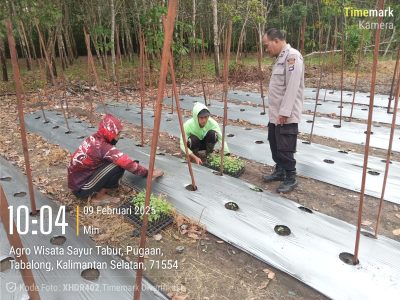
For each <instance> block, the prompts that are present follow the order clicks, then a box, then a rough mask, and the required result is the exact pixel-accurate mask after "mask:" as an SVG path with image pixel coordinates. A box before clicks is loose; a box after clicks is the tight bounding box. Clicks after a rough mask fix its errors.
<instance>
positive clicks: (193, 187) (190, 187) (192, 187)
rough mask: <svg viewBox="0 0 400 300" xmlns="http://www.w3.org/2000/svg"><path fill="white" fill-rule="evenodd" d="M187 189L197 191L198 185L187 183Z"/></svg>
mask: <svg viewBox="0 0 400 300" xmlns="http://www.w3.org/2000/svg"><path fill="white" fill-rule="evenodd" d="M185 189H187V190H188V191H190V192H194V191H197V186H193V184H188V185H185Z"/></svg>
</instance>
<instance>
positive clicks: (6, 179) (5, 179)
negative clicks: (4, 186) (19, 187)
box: [0, 176, 12, 181]
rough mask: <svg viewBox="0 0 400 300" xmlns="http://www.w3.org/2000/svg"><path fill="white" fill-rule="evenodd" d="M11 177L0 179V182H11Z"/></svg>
mask: <svg viewBox="0 0 400 300" xmlns="http://www.w3.org/2000/svg"><path fill="white" fill-rule="evenodd" d="M11 179H12V178H11V177H10V176H6V177H1V178H0V181H11Z"/></svg>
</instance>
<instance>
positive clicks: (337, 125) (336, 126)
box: [333, 124, 342, 128]
mask: <svg viewBox="0 0 400 300" xmlns="http://www.w3.org/2000/svg"><path fill="white" fill-rule="evenodd" d="M333 127H335V128H340V127H342V126H341V125H339V124H335V125H333Z"/></svg>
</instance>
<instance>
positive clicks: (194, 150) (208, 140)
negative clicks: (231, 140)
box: [180, 102, 229, 165]
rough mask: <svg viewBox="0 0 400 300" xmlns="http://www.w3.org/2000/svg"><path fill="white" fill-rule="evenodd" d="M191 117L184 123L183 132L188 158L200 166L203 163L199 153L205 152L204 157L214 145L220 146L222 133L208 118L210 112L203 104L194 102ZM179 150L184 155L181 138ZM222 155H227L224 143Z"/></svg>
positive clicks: (214, 122) (216, 124) (213, 121)
mask: <svg viewBox="0 0 400 300" xmlns="http://www.w3.org/2000/svg"><path fill="white" fill-rule="evenodd" d="M192 115H193V117H192V118H191V119H189V120H187V121H186V122H185V124H184V125H183V126H184V130H185V136H186V141H187V146H188V150H189V156H190V158H191V159H192V160H193V161H194V162H195V163H196V164H199V165H201V164H202V163H203V161H202V160H201V158H200V157H199V151H205V152H206V155H207V154H208V153H211V152H213V150H214V147H215V144H217V143H219V144H221V141H222V133H221V129H220V128H219V125H218V123H217V121H215V120H214V119H213V118H212V117H210V111H209V109H208V108H207V106H205V105H204V104H202V103H200V102H196V103H195V105H194V106H193V114H192ZM180 147H181V150H182V151H183V152H184V153H185V145H184V144H183V138H182V136H181V139H180ZM224 153H225V155H229V148H228V145H227V143H226V142H225V143H224Z"/></svg>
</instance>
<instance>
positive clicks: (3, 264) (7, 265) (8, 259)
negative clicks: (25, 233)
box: [0, 256, 14, 272]
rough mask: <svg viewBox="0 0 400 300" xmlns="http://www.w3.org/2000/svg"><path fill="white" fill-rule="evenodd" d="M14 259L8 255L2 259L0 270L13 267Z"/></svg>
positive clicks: (3, 270)
mask: <svg viewBox="0 0 400 300" xmlns="http://www.w3.org/2000/svg"><path fill="white" fill-rule="evenodd" d="M12 260H14V258H12V257H11V256H8V257H6V258H4V259H2V260H1V261H0V272H5V271H7V270H10V269H11V261H12Z"/></svg>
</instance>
